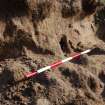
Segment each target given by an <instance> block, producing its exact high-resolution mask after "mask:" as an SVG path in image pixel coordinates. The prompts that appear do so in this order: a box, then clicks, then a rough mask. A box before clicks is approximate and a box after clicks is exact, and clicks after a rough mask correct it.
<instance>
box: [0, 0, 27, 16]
mask: <svg viewBox="0 0 105 105" xmlns="http://www.w3.org/2000/svg"><path fill="white" fill-rule="evenodd" d="M27 8H28V5H27V3H26V0H0V17H6V18H9V17H14V16H24V15H26V14H27Z"/></svg>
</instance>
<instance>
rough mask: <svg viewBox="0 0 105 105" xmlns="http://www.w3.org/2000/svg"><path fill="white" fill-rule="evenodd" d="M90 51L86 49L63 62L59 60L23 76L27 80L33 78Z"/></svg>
mask: <svg viewBox="0 0 105 105" xmlns="http://www.w3.org/2000/svg"><path fill="white" fill-rule="evenodd" d="M90 51H91V49H88V50H86V51H83V52H81V53H77V54H76V55H74V56H71V57H68V58H66V59H64V60H60V61H58V62H56V63H53V64H51V65H49V66H46V67H43V68H41V69H39V70H37V71H36V70H33V71H31V72H28V73H26V74H25V76H26V77H27V78H29V77H32V76H35V75H37V74H40V73H42V72H44V71H47V70H49V69H51V68H54V67H57V66H58V65H61V64H63V63H65V62H67V61H70V60H73V59H75V58H77V57H79V56H81V55H83V54H87V53H89V52H90Z"/></svg>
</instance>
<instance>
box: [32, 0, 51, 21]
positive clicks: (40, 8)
mask: <svg viewBox="0 0 105 105" xmlns="http://www.w3.org/2000/svg"><path fill="white" fill-rule="evenodd" d="M50 8H51V2H50V1H46V2H42V3H39V4H37V7H36V8H35V9H34V10H33V13H32V19H33V20H36V21H40V20H41V21H42V20H43V19H45V18H46V17H47V16H49V15H50Z"/></svg>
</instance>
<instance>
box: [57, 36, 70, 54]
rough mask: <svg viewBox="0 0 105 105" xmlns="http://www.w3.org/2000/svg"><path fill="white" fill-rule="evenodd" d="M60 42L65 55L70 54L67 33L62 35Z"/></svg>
mask: <svg viewBox="0 0 105 105" xmlns="http://www.w3.org/2000/svg"><path fill="white" fill-rule="evenodd" d="M59 44H60V47H61V49H62V51H63V53H64V54H65V55H67V54H70V48H69V45H68V43H67V37H66V35H63V36H62V38H61V40H60V42H59Z"/></svg>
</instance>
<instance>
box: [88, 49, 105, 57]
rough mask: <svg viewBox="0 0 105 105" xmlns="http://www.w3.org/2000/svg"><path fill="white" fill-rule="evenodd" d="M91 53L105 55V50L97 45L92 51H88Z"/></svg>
mask: <svg viewBox="0 0 105 105" xmlns="http://www.w3.org/2000/svg"><path fill="white" fill-rule="evenodd" d="M88 54H89V55H105V50H104V49H101V48H99V47H95V48H94V49H92V51H91V52H89V53H88Z"/></svg>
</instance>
